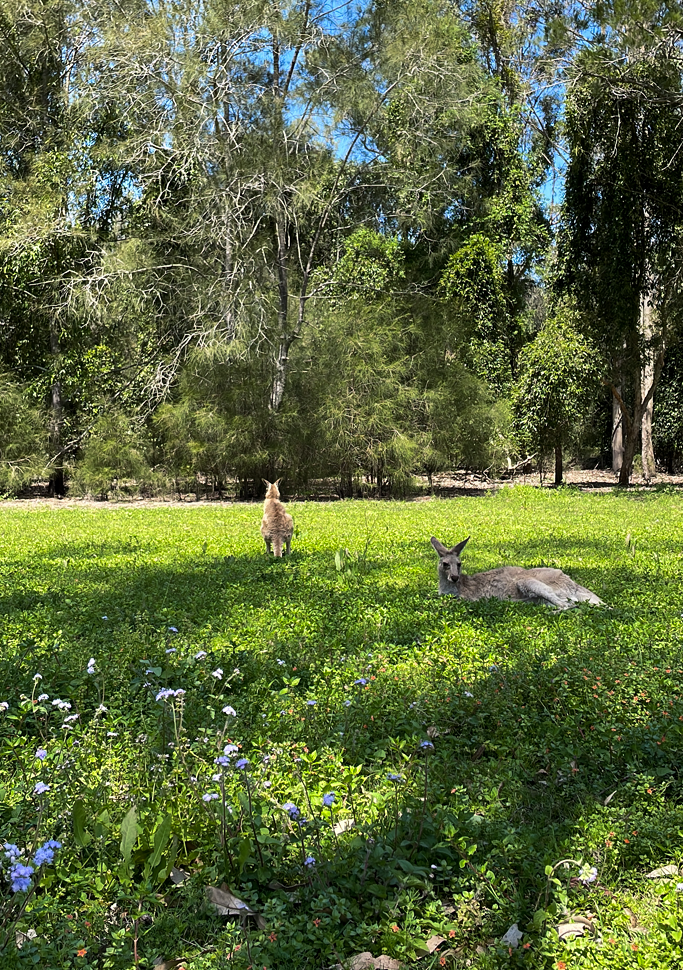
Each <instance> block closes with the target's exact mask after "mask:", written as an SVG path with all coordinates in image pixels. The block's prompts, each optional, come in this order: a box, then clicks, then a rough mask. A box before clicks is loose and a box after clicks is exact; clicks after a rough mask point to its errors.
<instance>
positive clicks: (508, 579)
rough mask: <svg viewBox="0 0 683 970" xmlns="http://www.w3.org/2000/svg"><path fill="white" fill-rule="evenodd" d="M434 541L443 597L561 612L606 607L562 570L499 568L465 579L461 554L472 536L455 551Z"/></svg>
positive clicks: (516, 567) (593, 594) (460, 543)
mask: <svg viewBox="0 0 683 970" xmlns="http://www.w3.org/2000/svg"><path fill="white" fill-rule="evenodd" d="M431 541H432V545H433V546H434V548H435V549H436V552H437V555H438V556H439V593H440V594H441V595H442V596H459V597H461V598H462V599H464V600H482V599H490V598H491V597H493V598H495V599H499V600H511V601H513V602H521V603H547V604H548V605H549V606H554V607H555V609H558V610H568V609H571V607H573V606H576V605H577V604H578V603H590V604H591V605H592V606H604V603H603V602H602V600H601V599H600V598H599V597H598V596H596V595H595V593H591V591H590V590H589V589H586V587H585V586H579V584H578V583H575V582H574V580H573V579H571V578H570V577H569V576H567V575H565V573H563V572H562V570H561V569H550V568H546V567H545V566H539V567H537V568H534V569H523V568H522V567H521V566H500V567H499V568H498V569H489V570H488V571H487V572H485V573H475V574H474V575H473V576H463V575H462V571H461V564H460V553H461V552H462V550H463V549H464V548H465V546H466V544H467V543H468V542H469V536H468V537H467V539H465V540H464V541H463V542H459V543H458V545H457V546H453V548H452V549H447V548H446V546H444V545H442V544H441V543H440V542H439V540H438V539H435V538H434V536H432V540H431Z"/></svg>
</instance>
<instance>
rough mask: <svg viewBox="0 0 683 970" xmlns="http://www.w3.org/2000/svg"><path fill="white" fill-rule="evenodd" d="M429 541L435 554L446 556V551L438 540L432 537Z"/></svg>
mask: <svg viewBox="0 0 683 970" xmlns="http://www.w3.org/2000/svg"><path fill="white" fill-rule="evenodd" d="M430 541H431V543H432V545H433V546H434V548H435V549H436V551H437V554H438V555H439V556H447V555H448V549H447V548H446V547H445V546H444V545H442V543H440V542H439V540H438V539H435V538H434V536H432V538H431V540H430Z"/></svg>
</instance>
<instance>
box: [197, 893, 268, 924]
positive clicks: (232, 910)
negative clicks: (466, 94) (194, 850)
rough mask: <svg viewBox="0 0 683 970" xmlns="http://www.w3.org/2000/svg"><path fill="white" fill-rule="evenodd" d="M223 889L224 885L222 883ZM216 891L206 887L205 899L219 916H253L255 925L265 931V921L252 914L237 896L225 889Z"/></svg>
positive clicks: (258, 915)
mask: <svg viewBox="0 0 683 970" xmlns="http://www.w3.org/2000/svg"><path fill="white" fill-rule="evenodd" d="M223 887H225V883H223ZM223 887H222V888H221V889H218V888H217V887H216V886H207V887H206V898H207V899H208V900H209V903H211V905H212V906H213V907H214V908H215V910H216V912H217V913H218V915H219V916H240V917H244V916H253V917H254V919H255V920H256V925H257V926H258V928H259V929H260V930H265V928H266V921H265V920H264V918H263V916H261V915H260V913H256V912H254V910H253V909H252V908H251V907H250V906H248V905H247V904H246V903H245V902H243V901H242V900H241V899H238V898H237V896H233V894H232V893H231V892H230V890H229V889H227V888H223Z"/></svg>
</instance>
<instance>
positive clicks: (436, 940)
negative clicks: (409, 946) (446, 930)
mask: <svg viewBox="0 0 683 970" xmlns="http://www.w3.org/2000/svg"><path fill="white" fill-rule="evenodd" d="M444 939H445V937H443V936H430V937H429V939H428V940H425V942H424V944H423V946H421V947H418V949H417V950H416V951H415V957H416V959H418V960H421V959H422V958H423V957H428V956H429V955H430V953H433V952H434V950H436V949H438V947H440V946H441V944H442V943H443V942H444Z"/></svg>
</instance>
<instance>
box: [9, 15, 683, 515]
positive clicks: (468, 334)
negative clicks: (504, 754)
mask: <svg viewBox="0 0 683 970" xmlns="http://www.w3.org/2000/svg"><path fill="white" fill-rule="evenodd" d="M682 70H683V18H681V15H680V13H679V8H678V5H674V4H671V5H661V4H655V3H650V2H647V0H644V2H637V3H636V2H629V0H627V2H625V3H624V2H620V3H619V4H611V3H605V4H595V5H579V4H576V5H574V4H572V3H563V2H561V0H560V2H559V3H558V2H550V0H538V2H534V3H525V4H520V3H516V2H514V0H509V2H507V0H502V2H501V0H472V2H461V3H453V2H450V0H375V2H371V0H363V2H355V3H335V4H332V3H329V2H327V0H269V2H266V0H247V2H245V3H239V4H235V3H232V2H228V0H206V2H203V3H201V4H200V3H197V2H190V0H173V2H166V0H155V2H154V3H152V2H147V0H111V2H108V0H97V2H95V0H31V2H30V3H28V2H19V0H0V384H1V393H0V491H1V492H4V493H16V492H17V491H19V490H20V489H21V488H22V487H23V486H25V485H26V484H27V483H29V482H32V481H36V480H40V479H49V481H50V487H51V489H52V490H53V491H54V492H55V493H58V494H59V493H62V492H63V491H64V488H65V485H66V484H68V485H69V487H70V488H71V489H73V490H74V491H79V492H81V493H91V494H97V495H106V494H108V493H110V492H111V491H112V490H114V489H116V488H117V487H120V486H121V485H122V484H124V483H127V484H128V486H129V487H133V486H134V487H136V488H138V489H142V490H147V491H149V492H155V491H159V490H169V489H174V490H178V491H186V490H192V489H196V488H198V487H199V485H198V483H202V484H203V486H204V487H207V488H213V489H223V488H224V487H225V485H226V482H228V481H229V480H231V481H233V482H234V481H235V480H236V481H237V483H238V485H237V487H238V490H239V494H241V495H242V496H243V497H250V496H253V495H255V494H257V493H258V491H259V488H260V480H261V478H262V477H266V478H271V479H272V478H273V477H278V476H280V475H283V476H285V478H286V483H287V487H288V489H289V490H292V489H294V488H305V486H306V483H307V482H309V481H310V480H311V479H315V478H320V477H331V478H335V479H336V480H337V481H338V483H339V485H338V490H339V492H340V494H342V495H351V494H354V493H355V492H356V491H357V490H358V489H359V488H360V487H361V483H362V486H363V488H364V489H366V490H367V489H370V490H372V491H374V492H375V493H377V494H387V493H389V492H393V493H394V494H398V493H400V491H401V490H402V489H404V488H405V487H406V486H407V485H408V483H409V482H410V480H411V476H413V475H414V474H426V475H428V476H431V475H432V474H433V473H435V472H437V471H439V470H442V469H448V468H453V467H456V466H460V467H468V468H472V469H480V470H483V469H490V470H492V471H493V472H498V471H500V470H501V469H504V468H506V467H509V466H510V465H511V464H515V463H516V462H517V461H519V460H520V459H521V458H523V457H525V456H526V455H530V454H534V455H536V456H538V457H537V459H536V460H539V459H542V460H543V461H545V462H546V463H551V462H552V463H554V468H555V476H556V480H558V481H559V480H561V476H562V468H563V464H564V463H565V462H566V460H567V458H568V457H571V456H574V457H576V456H579V457H580V456H588V455H592V456H598V457H600V456H602V459H603V460H604V461H606V462H607V463H611V464H612V466H613V467H614V468H615V470H619V471H620V481H621V483H622V484H627V483H628V481H629V479H630V477H631V475H632V473H633V468H634V462H636V463H637V461H638V454H640V455H641V458H640V461H642V468H643V471H644V472H645V474H646V475H651V474H652V473H653V472H654V470H655V460H656V461H657V462H658V463H659V464H660V466H661V467H665V468H666V469H667V470H669V471H672V470H674V469H675V468H676V467H677V465H678V463H679V462H680V461H681V455H682V454H683V391H682V390H681V387H682V386H683V385H682V382H681V377H682V376H683V349H682V348H681V346H680V343H679V333H680V330H681V319H682V309H683V308H682V307H681V286H680V277H681V269H682V268H683V207H682V200H683V151H682V150H681V143H682V142H681V133H682V132H683V127H682V126H681V122H682V121H683V87H682ZM596 460H597V459H596ZM548 467H549V464H548Z"/></svg>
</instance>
